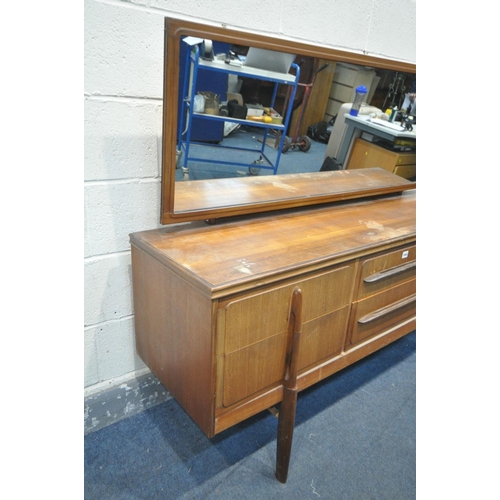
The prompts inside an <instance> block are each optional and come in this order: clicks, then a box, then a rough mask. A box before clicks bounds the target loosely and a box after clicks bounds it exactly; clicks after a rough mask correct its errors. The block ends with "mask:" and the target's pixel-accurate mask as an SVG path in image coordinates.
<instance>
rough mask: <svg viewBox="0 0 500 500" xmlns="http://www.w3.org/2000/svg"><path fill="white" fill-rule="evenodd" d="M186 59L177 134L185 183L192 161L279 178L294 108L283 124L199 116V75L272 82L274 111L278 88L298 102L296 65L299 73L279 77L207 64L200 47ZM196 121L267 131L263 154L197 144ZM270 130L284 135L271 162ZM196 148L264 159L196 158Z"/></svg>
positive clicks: (200, 114) (263, 139)
mask: <svg viewBox="0 0 500 500" xmlns="http://www.w3.org/2000/svg"><path fill="white" fill-rule="evenodd" d="M186 57H187V61H186V65H185V77H184V84H183V88H182V96H183V99H182V105H181V109H180V114H181V117H180V122H179V130H178V132H177V158H178V160H177V167H178V168H179V167H180V168H182V169H183V171H184V179H186V180H187V178H188V172H189V167H188V163H189V161H198V162H205V163H213V164H218V165H231V166H237V167H238V166H240V167H241V166H243V167H248V169H249V172H250V173H251V174H257V173H258V172H259V171H260V169H261V168H263V169H268V170H272V173H273V174H274V175H275V174H276V173H277V172H278V166H279V161H280V158H281V153H282V149H283V144H284V141H285V137H286V135H285V132H286V130H287V127H288V123H289V120H290V117H291V111H292V106H288V109H287V110H286V112H285V116H284V117H283V123H282V124H277V123H264V122H259V121H254V120H246V119H241V118H233V117H230V116H220V115H213V114H209V113H197V112H195V111H194V106H193V101H194V97H195V95H196V85H197V80H198V74H199V72H200V71H212V72H218V73H224V74H227V75H228V76H229V75H230V74H233V75H237V76H241V77H246V78H254V79H256V80H262V81H267V82H272V83H273V84H274V89H273V94H272V98H271V102H270V103H269V107H270V108H273V107H274V104H275V100H276V95H277V93H278V86H279V85H280V84H284V85H287V86H289V89H288V91H289V92H290V99H289V101H288V102H293V101H294V99H295V93H296V90H297V86H298V82H299V77H300V68H299V67H298V66H297V65H296V64H292V67H293V68H294V69H295V74H291V73H279V72H274V71H268V70H263V69H259V68H252V67H248V66H233V65H230V64H226V63H225V62H224V61H217V60H215V61H211V60H205V59H203V58H201V57H200V48H199V46H198V45H194V46H192V47H191V50H188V51H187V54H186ZM207 90H209V89H207ZM194 118H196V119H202V120H206V121H207V126H210V124H209V123H208V122H219V123H220V122H223V123H224V122H231V123H236V124H240V125H248V126H251V127H257V128H261V129H264V136H263V138H262V146H261V148H260V150H256V149H251V148H244V147H234V146H227V145H224V144H223V141H222V142H221V143H220V144H213V143H210V144H207V143H204V142H200V141H194V140H192V138H191V131H192V128H193V119H194ZM270 129H273V130H275V131H276V132H277V133H278V134H279V135H280V140H279V144H278V145H277V154H276V158H275V159H274V160H273V159H271V158H269V156H268V155H266V152H265V150H266V148H268V147H270V146H268V145H267V138H268V133H269V130H270ZM192 145H197V146H208V147H211V148H214V147H216V148H223V149H229V150H230V149H232V150H235V151H248V152H253V153H257V154H259V155H260V156H259V158H257V159H256V160H255V161H253V162H244V161H237V160H234V161H233V160H231V161H226V160H222V159H213V158H205V157H196V156H195V155H193V152H192V149H191V146H192Z"/></svg>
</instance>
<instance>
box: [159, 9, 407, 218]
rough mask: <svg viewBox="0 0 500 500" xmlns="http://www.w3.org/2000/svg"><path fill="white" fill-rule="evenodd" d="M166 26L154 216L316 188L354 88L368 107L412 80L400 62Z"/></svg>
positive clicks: (396, 95) (252, 204)
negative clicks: (361, 89) (158, 205)
mask: <svg viewBox="0 0 500 500" xmlns="http://www.w3.org/2000/svg"><path fill="white" fill-rule="evenodd" d="M165 28H166V29H165V78H164V82H165V88H164V118H163V120H164V121H163V160H162V163H163V167H162V219H161V221H162V223H171V222H181V221H185V220H197V219H207V218H214V217H220V216H225V215H235V214H243V213H252V212H257V211H262V210H264V209H265V208H266V207H270V206H275V205H276V204H277V203H278V204H279V205H281V207H283V208H286V207H288V206H290V207H292V206H297V205H304V204H307V203H306V202H305V201H304V197H311V196H314V194H315V193H316V192H317V193H322V194H324V189H325V187H324V185H323V184H325V182H326V179H327V177H328V176H331V172H330V171H322V167H324V161H325V158H326V157H327V156H329V157H334V158H339V156H338V155H339V152H340V142H341V135H342V134H343V132H344V129H345V125H344V120H343V119H342V117H343V116H344V114H345V112H346V108H345V105H346V104H348V105H350V104H351V103H352V101H353V98H354V94H355V88H356V87H358V86H359V85H363V86H365V87H366V90H367V94H366V96H363V103H364V105H363V107H362V109H361V113H362V114H368V113H371V114H372V116H379V114H383V113H384V111H385V110H386V109H387V108H390V107H394V106H397V107H398V109H401V107H402V106H403V105H404V104H405V96H406V94H407V93H409V92H412V91H414V87H415V66H414V65H412V64H409V63H403V62H397V61H390V60H385V59H378V58H374V57H370V56H365V55H363V54H352V53H347V52H342V51H337V50H333V49H328V48H325V47H317V46H314V45H309V44H303V43H298V42H291V41H286V40H285V41H284V40H278V39H275V38H271V37H266V36H262V35H255V34H251V33H246V32H241V31H236V30H230V29H228V28H224V27H218V26H205V25H200V24H197V23H191V22H185V21H181V20H177V19H172V18H169V19H166V24H165ZM365 104H366V105H365ZM347 112H348V109H347ZM339 117H340V118H339ZM414 119H415V120H416V118H414ZM337 121H338V123H337V127H335V124H336V122H337ZM332 134H336V135H338V136H339V137H338V138H337V137H336V135H334V136H333V137H332ZM323 170H324V168H323ZM290 176H292V177H293V178H294V179H295V180H296V178H297V177H300V179H301V184H300V185H301V188H300V189H297V188H296V187H291V185H290V184H289V183H288V180H289V179H290ZM328 178H329V177H328ZM305 184H307V187H304V186H305ZM277 188H281V189H277Z"/></svg>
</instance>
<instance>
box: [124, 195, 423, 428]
mask: <svg viewBox="0 0 500 500" xmlns="http://www.w3.org/2000/svg"><path fill="white" fill-rule="evenodd" d="M415 241H416V236H415V191H414V190H412V191H406V192H404V193H403V194H401V195H394V196H389V197H386V198H378V199H372V200H362V201H351V202H346V203H339V204H336V205H329V206H318V207H308V208H304V209H300V210H296V211H290V212H283V213H277V214H276V213H275V214H272V213H271V214H265V215H261V216H253V217H248V218H246V219H243V218H242V219H239V220H237V221H236V220H235V221H229V222H225V223H224V224H220V225H217V224H216V225H207V224H204V223H202V222H197V223H190V224H187V225H179V226H170V227H166V228H161V229H156V230H152V231H144V232H141V233H135V234H132V235H131V245H132V271H133V289H134V307H135V331H136V342H137V350H138V353H139V355H140V356H141V358H142V359H143V360H144V362H145V363H146V364H147V366H148V367H149V368H150V369H151V370H152V372H153V373H154V374H155V375H156V376H157V377H158V378H159V380H160V381H161V382H162V384H163V385H164V386H165V387H166V388H167V389H168V390H169V391H170V393H171V394H172V396H173V397H174V398H175V399H176V400H177V401H178V402H179V403H180V404H181V406H183V407H184V409H185V410H186V412H187V413H188V414H189V415H190V416H191V418H192V419H193V420H194V421H195V422H196V423H197V424H198V425H199V426H200V428H201V429H202V430H203V431H204V432H205V434H206V435H207V436H209V437H212V436H214V435H215V434H217V433H219V432H221V431H223V430H225V429H227V428H229V427H231V426H232V425H234V424H236V423H238V422H241V421H243V420H245V419H246V418H248V417H249V416H251V415H254V414H256V413H258V412H260V411H262V410H265V409H267V408H270V407H271V406H273V405H275V404H277V403H279V402H280V401H281V400H282V397H283V386H282V379H283V376H284V370H285V355H286V345H287V328H288V322H289V315H290V303H291V297H292V293H293V290H294V289H295V288H297V287H298V288H300V290H301V291H302V298H303V299H302V300H303V303H302V332H301V341H300V350H299V358H298V378H297V384H298V389H299V390H302V389H304V388H306V387H309V386H311V385H313V384H314V383H316V382H319V381H320V380H322V379H324V378H325V377H327V376H329V375H331V374H333V373H335V372H337V371H338V370H340V369H342V368H344V367H346V366H348V365H349V364H351V363H353V362H355V361H357V360H359V359H361V358H363V357H364V356H367V355H368V354H370V353H372V352H374V351H375V350H377V349H379V348H381V347H383V346H385V345H387V344H388V343H390V342H392V341H394V340H396V339H397V338H399V337H401V336H403V335H405V334H407V333H409V332H411V331H413V330H414V329H415V311H416V306H415V275H416V272H415V270H416V246H415ZM299 404H300V399H299Z"/></svg>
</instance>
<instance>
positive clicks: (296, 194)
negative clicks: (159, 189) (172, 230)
mask: <svg viewBox="0 0 500 500" xmlns="http://www.w3.org/2000/svg"><path fill="white" fill-rule="evenodd" d="M415 186H416V184H415V183H413V182H410V181H408V180H407V179H403V178H402V177H399V176H397V175H394V174H391V173H390V172H387V171H386V170H384V169H382V168H367V169H362V170H336V171H326V172H308V173H300V174H284V175H259V176H245V177H233V178H229V179H208V180H201V181H178V182H176V183H175V194H174V212H181V213H188V212H190V211H196V210H206V211H209V210H212V209H220V208H225V207H238V206H240V207H242V208H243V207H245V206H247V205H253V206H256V207H260V208H261V210H263V211H264V210H275V209H278V208H280V207H281V205H284V206H286V208H289V207H292V206H306V205H307V206H309V205H312V204H315V203H325V202H330V201H337V200H347V199H352V198H359V197H362V196H372V195H373V194H374V193H377V194H386V193H394V192H398V191H403V190H407V189H414V188H415Z"/></svg>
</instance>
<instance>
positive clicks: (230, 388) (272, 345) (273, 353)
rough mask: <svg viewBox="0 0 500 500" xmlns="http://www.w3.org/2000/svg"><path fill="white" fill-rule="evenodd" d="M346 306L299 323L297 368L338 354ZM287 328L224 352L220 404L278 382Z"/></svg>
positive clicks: (346, 318) (233, 400)
mask: <svg viewBox="0 0 500 500" xmlns="http://www.w3.org/2000/svg"><path fill="white" fill-rule="evenodd" d="M348 319H349V306H345V307H343V308H342V309H340V310H338V311H335V312H332V313H330V314H327V315H325V316H321V317H320V318H316V319H313V320H311V321H308V322H306V323H303V324H302V334H301V337H300V347H299V370H302V369H304V368H307V367H309V366H311V365H313V364H314V363H317V362H319V361H321V360H323V359H326V358H329V357H332V356H335V355H338V354H340V353H341V351H342V347H343V345H344V339H345V332H346V330H347V321H348ZM286 340H287V331H283V332H281V333H279V334H278V335H274V336H272V337H269V338H267V339H264V340H261V341H260V342H257V343H255V344H252V345H249V346H247V347H245V348H243V349H239V350H237V351H234V352H232V353H229V354H227V355H226V357H225V360H224V389H223V400H222V401H223V405H224V406H225V407H227V406H230V405H232V404H234V403H237V402H238V401H240V400H242V399H244V398H246V397H248V396H251V395H252V394H255V393H256V392H258V391H260V390H262V389H264V388H266V387H269V386H272V385H278V384H280V383H281V381H282V379H283V376H284V371H285V354H286Z"/></svg>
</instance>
